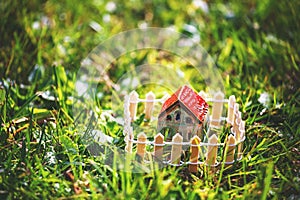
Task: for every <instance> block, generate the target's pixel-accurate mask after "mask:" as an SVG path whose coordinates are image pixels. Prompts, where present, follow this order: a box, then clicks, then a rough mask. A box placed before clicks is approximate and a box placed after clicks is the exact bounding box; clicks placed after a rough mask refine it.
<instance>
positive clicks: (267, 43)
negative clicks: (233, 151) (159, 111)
mask: <svg viewBox="0 0 300 200" xmlns="http://www.w3.org/2000/svg"><path fill="white" fill-rule="evenodd" d="M298 10H300V2H299V1H297V0H291V1H289V0H282V1H272V0H254V1H251V0H245V1H238V0H234V1H230V2H229V1H218V0H213V1H209V2H208V1H202V0H194V1H176V0H167V1H161V0H154V1H134V0H132V1H125V2H122V1H107V0H103V1H101V0H88V1H80V0H73V1H71V0H65V1H56V0H48V1H46V0H24V1H19V2H18V1H14V0H12V1H1V2H0V16H1V20H0V33H1V40H0V122H1V126H0V138H1V139H0V198H1V199H80V198H82V199H299V198H300V149H299V148H300V89H299V86H300V79H299V75H300V69H299V66H300V57H299V55H300V47H299V46H300V17H299V14H297V12H298ZM145 27H157V28H159V27H161V28H169V29H171V30H174V31H176V33H178V34H183V35H184V36H186V39H187V41H189V40H192V41H193V42H196V43H197V44H198V45H200V46H201V47H202V48H203V49H205V55H210V58H211V59H212V60H213V61H214V64H215V69H216V70H217V72H218V73H219V75H220V77H221V78H222V87H223V91H224V93H225V97H226V98H228V97H229V96H230V95H235V96H236V99H237V102H238V103H239V104H240V111H241V112H242V118H243V120H245V122H246V140H245V142H244V156H243V158H242V159H241V160H240V161H238V162H235V163H234V164H233V165H230V166H225V165H221V166H219V167H217V168H215V169H214V170H213V171H212V170H211V169H207V168H206V167H204V166H202V167H200V168H199V169H198V171H197V173H189V172H188V170H187V166H185V165H183V166H180V167H172V166H166V167H163V168H159V169H156V168H155V170H151V171H150V172H148V173H146V172H141V171H139V173H137V171H134V170H133V171H124V170H122V169H120V168H119V166H118V164H116V163H118V159H120V158H119V157H117V156H114V154H113V153H114V151H113V150H114V149H117V150H120V149H122V150H123V149H124V147H125V142H124V136H123V126H122V125H121V122H120V120H122V114H123V112H122V106H123V104H122V102H123V101H124V93H123V92H130V91H131V89H134V88H132V85H134V84H133V83H132V82H134V80H135V77H139V78H142V79H147V70H150V69H153V70H154V71H155V70H157V69H159V70H158V72H159V73H157V74H155V73H151V75H153V76H154V77H156V78H157V79H158V78H161V77H162V78H161V80H165V81H171V82H172V84H174V85H175V86H179V85H181V83H183V82H184V81H182V78H180V77H184V79H185V80H188V81H189V83H190V84H191V85H192V86H193V88H194V89H195V90H197V91H200V90H205V91H208V90H209V89H210V88H208V86H209V83H211V82H212V83H213V82H214V81H216V77H217V75H216V74H213V77H208V78H211V81H206V80H204V79H205V77H204V79H203V77H202V78H201V76H199V74H197V73H196V74H195V71H194V67H193V64H192V63H191V62H188V61H187V60H186V59H184V58H182V57H181V56H182V55H178V54H176V51H174V52H175V53H174V52H170V51H166V50H164V49H160V48H156V49H147V48H145V49H133V50H128V49H127V50H128V51H126V48H125V50H124V49H123V50H122V47H125V45H123V43H122V42H124V41H127V43H126V45H128V44H129V47H130V44H131V43H130V42H131V40H130V39H129V38H130V37H124V38H123V39H118V37H117V39H118V40H113V38H116V37H115V36H116V34H119V38H120V33H122V32H124V31H129V30H132V29H137V28H145ZM129 36H130V35H129ZM151 36H152V37H154V38H155V39H156V37H157V36H156V35H155V34H152V35H151ZM137 38H139V36H137ZM175 38H176V37H175ZM126 39H127V40H126ZM167 40H168V43H167V45H169V46H170V47H172V48H173V50H174V46H172V42H173V41H172V40H173V37H172V35H170V37H169V38H168V37H167ZM135 42H137V43H136V44H134V43H135ZM139 42H140V43H139ZM159 42H160V41H159V40H158V41H157V44H160V43H159ZM99 44H102V46H101V45H100V46H98V45H99ZM103 44H105V45H106V46H103ZM132 44H133V45H137V46H138V45H144V43H142V42H141V41H139V40H136V41H135V40H134V41H133V43H132ZM118 45H119V46H118ZM97 46H98V48H96V49H95V47H97ZM158 46H159V45H158ZM103 47H105V48H106V49H107V51H109V50H112V49H114V48H115V47H119V51H120V52H123V53H122V54H120V55H119V56H117V57H114V58H113V59H111V58H110V57H108V56H107V57H102V58H105V59H106V58H107V60H105V59H104V61H103V60H101V58H100V60H99V59H98V60H97V59H96V58H95V55H96V56H97V52H98V53H99V52H101V51H100V50H101V48H102V50H103ZM126 47H127V46H126ZM99 49H100V50H99ZM106 49H104V50H106ZM120 49H121V50H120ZM98 50H99V51H98ZM183 51H184V49H183ZM91 52H92V53H91ZM104 52H105V51H104ZM181 52H182V51H181ZM113 53H116V54H117V53H118V52H117V51H114V52H113ZM206 53H207V54H206ZM185 56H188V55H185ZM86 58H94V59H95V60H96V61H97V62H95V65H97V64H99V62H100V63H101V62H107V61H109V62H107V63H106V64H108V65H107V66H106V68H105V70H102V73H101V74H100V75H99V74H97V75H98V79H97V80H94V79H93V80H91V79H92V78H94V77H93V76H94V74H93V73H94V72H95V73H99V72H98V71H97V70H96V71H93V70H94V69H96V66H94V68H83V67H82V66H84V63H85V62H84V61H86ZM202 64H203V63H202ZM204 65H205V63H204ZM165 66H167V67H168V69H169V71H165V72H166V73H164V72H162V71H160V69H163V68H164V67H165ZM100 68H101V67H100ZM86 69H89V70H88V72H86V71H84V70H86ZM98 69H99V67H98ZM101 69H104V68H101ZM202 69H204V68H203V66H202ZM82 72H84V73H87V74H88V73H90V74H91V75H90V74H88V76H87V77H88V79H85V80H89V81H90V82H91V83H92V84H93V87H94V88H95V89H96V90H94V92H96V94H97V95H96V96H95V98H83V97H80V96H78V94H77V93H74V91H76V88H77V86H78V80H79V78H80V77H79V75H80V73H82ZM172 73H174V74H177V75H175V76H174V74H172ZM145 75H146V76H145ZM127 76H129V77H127ZM177 76H178V77H177ZM203 76H205V75H203ZM157 79H154V82H153V81H152V82H149V83H148V82H147V83H145V84H142V82H138V84H137V85H136V87H135V89H136V90H137V91H138V92H139V94H140V95H141V97H145V94H146V93H147V92H148V91H150V90H152V91H155V92H156V95H157V96H158V97H161V96H162V95H163V93H164V89H165V88H166V87H163V86H162V85H161V84H158V83H157V82H155V81H157ZM90 82H89V83H90ZM128 82H130V84H128ZM80 83H81V84H83V85H84V84H85V82H80ZM156 83H157V84H156ZM89 86H91V85H89ZM120 88H121V89H120ZM169 92H170V91H169ZM85 108H93V111H94V115H90V113H89V112H84V111H86V110H84V109H85ZM138 109H140V110H141V109H142V108H141V107H139V108H138ZM82 110H84V111H82ZM139 117H140V118H138V119H137V120H136V121H135V123H134V124H135V125H137V124H139V123H141V122H142V119H143V116H139ZM92 131H97V132H101V133H102V134H104V135H102V136H106V137H108V138H110V139H111V140H112V141H111V143H108V145H105V144H101V143H99V140H95V141H94V140H92V141H91V140H90V139H91V138H90V137H88V136H90V133H91V132H92ZM92 139H93V138H92ZM89 142H93V144H92V145H93V147H92V149H93V150H95V149H96V153H95V151H91V146H90V143H89ZM121 156H124V155H123V154H122V155H121Z"/></svg>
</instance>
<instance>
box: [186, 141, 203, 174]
mask: <svg viewBox="0 0 300 200" xmlns="http://www.w3.org/2000/svg"><path fill="white" fill-rule="evenodd" d="M200 142H201V140H200V138H199V137H198V136H197V135H195V136H194V137H193V138H192V139H191V144H192V145H198V144H200ZM199 149H200V147H199V146H192V147H191V156H190V165H189V171H190V172H197V171H198V164H197V163H198V158H199Z"/></svg>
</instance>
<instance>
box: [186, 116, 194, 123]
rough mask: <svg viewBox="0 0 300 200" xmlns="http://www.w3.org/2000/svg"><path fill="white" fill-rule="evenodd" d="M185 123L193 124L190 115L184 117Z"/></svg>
mask: <svg viewBox="0 0 300 200" xmlns="http://www.w3.org/2000/svg"><path fill="white" fill-rule="evenodd" d="M185 123H186V124H193V120H192V119H191V118H190V117H186V118H185Z"/></svg>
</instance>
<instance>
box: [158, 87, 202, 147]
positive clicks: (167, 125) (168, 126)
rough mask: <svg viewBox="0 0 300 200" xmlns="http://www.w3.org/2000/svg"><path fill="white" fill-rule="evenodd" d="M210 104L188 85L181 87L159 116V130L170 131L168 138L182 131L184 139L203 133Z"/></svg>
mask: <svg viewBox="0 0 300 200" xmlns="http://www.w3.org/2000/svg"><path fill="white" fill-rule="evenodd" d="M207 111H208V104H207V103H206V101H205V100H204V99H203V98H202V97H201V96H199V95H198V94H197V93H196V92H195V91H194V90H193V89H191V88H189V87H188V86H186V85H185V86H183V87H181V88H179V89H178V90H177V91H176V92H175V93H174V94H173V95H172V96H171V97H170V98H168V99H167V100H166V101H165V102H164V104H163V106H162V109H161V111H160V114H159V116H158V126H157V129H158V132H162V133H165V132H166V131H168V138H171V137H172V136H173V134H175V133H180V134H181V135H182V137H183V140H184V141H189V140H190V139H191V137H193V136H194V135H198V136H200V135H201V132H202V128H203V123H204V120H205V117H206V114H207Z"/></svg>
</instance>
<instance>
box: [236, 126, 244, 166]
mask: <svg viewBox="0 0 300 200" xmlns="http://www.w3.org/2000/svg"><path fill="white" fill-rule="evenodd" d="M239 129H240V133H241V134H240V140H241V139H243V138H244V136H245V121H243V120H242V121H241V123H240V127H239ZM242 151H243V142H240V143H239V145H238V154H237V158H238V160H240V159H241V158H242V155H243V153H242Z"/></svg>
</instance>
